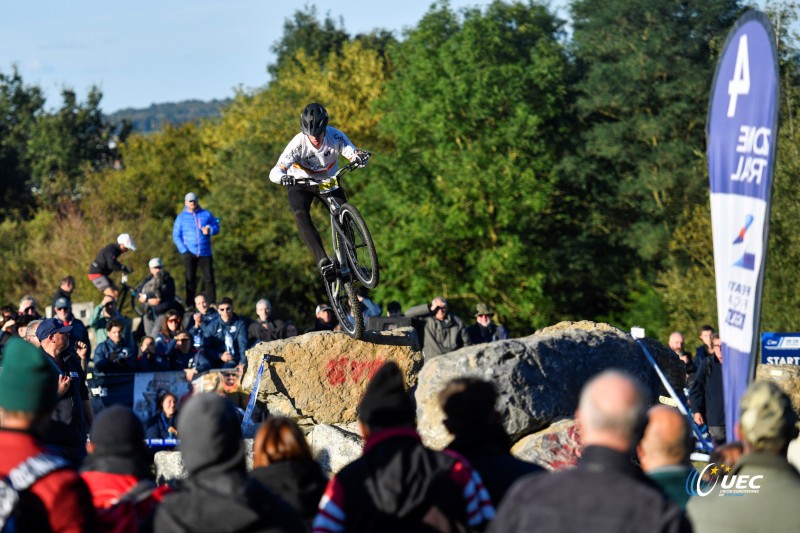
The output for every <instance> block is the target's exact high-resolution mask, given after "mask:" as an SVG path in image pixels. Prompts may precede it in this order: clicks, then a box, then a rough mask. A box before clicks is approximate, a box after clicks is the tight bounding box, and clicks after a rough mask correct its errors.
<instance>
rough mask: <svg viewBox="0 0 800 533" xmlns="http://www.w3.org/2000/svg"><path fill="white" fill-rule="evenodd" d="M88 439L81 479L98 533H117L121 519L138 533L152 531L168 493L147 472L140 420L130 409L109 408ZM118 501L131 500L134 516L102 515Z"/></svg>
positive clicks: (148, 470)
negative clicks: (92, 509) (156, 516)
mask: <svg viewBox="0 0 800 533" xmlns="http://www.w3.org/2000/svg"><path fill="white" fill-rule="evenodd" d="M90 437H91V439H90V441H89V442H88V443H87V444H86V450H87V451H88V452H89V455H88V456H87V457H86V460H84V462H83V465H82V467H81V478H83V480H84V482H86V485H87V486H88V487H89V491H90V492H91V494H92V499H93V502H94V506H95V508H96V509H97V510H98V531H101V532H102V531H117V529H116V527H117V522H118V521H119V520H120V519H121V518H127V519H129V520H130V521H131V523H132V524H133V523H136V525H137V529H138V530H140V531H142V530H145V531H149V530H152V525H153V517H154V516H155V510H156V507H157V506H158V504H159V503H161V500H162V499H163V498H164V495H165V494H166V493H168V492H169V491H170V489H169V487H167V486H166V485H163V486H161V487H157V486H156V483H155V480H154V479H153V475H152V473H151V472H150V453H149V450H148V449H147V446H146V445H145V441H144V428H143V427H142V422H141V420H139V417H137V416H136V414H135V413H134V412H133V410H131V409H130V408H129V407H125V406H122V405H112V406H111V407H108V408H106V409H104V410H103V411H102V412H101V413H100V414H99V415H98V416H97V420H95V422H94V425H93V426H92V432H91V436H90ZM120 499H123V500H128V499H130V500H131V502H132V504H133V505H132V506H131V507H130V511H131V512H132V514H133V516H126V517H122V516H121V515H120V514H118V513H104V512H103V511H104V510H107V509H109V508H111V507H112V506H113V505H114V504H116V503H117V502H118V501H119V500H120Z"/></svg>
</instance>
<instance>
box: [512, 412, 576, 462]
mask: <svg viewBox="0 0 800 533" xmlns="http://www.w3.org/2000/svg"><path fill="white" fill-rule="evenodd" d="M582 452H583V445H582V444H581V438H580V431H579V429H578V425H577V424H576V423H575V421H574V420H572V419H565V420H559V421H558V422H554V423H553V424H551V425H550V426H549V427H547V428H546V429H543V430H542V431H539V432H537V433H533V434H532V435H528V436H527V437H523V438H521V439H520V440H519V441H517V443H516V444H514V446H513V447H512V448H511V453H512V454H514V455H515V456H517V457H518V458H519V459H522V460H523V461H528V462H531V463H536V464H537V465H540V466H543V467H545V468H547V469H548V470H563V469H565V468H572V467H574V466H575V464H576V463H577V462H578V459H579V458H580V456H581V455H582Z"/></svg>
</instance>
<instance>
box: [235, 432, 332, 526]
mask: <svg viewBox="0 0 800 533" xmlns="http://www.w3.org/2000/svg"><path fill="white" fill-rule="evenodd" d="M253 467H254V468H253V472H252V473H251V474H250V475H251V477H253V478H255V479H256V480H258V481H260V482H261V483H262V484H264V486H266V487H267V488H269V489H270V490H272V491H273V492H275V494H277V495H278V496H280V497H281V498H283V499H284V500H286V502H287V503H289V504H290V505H291V506H292V507H294V508H295V509H297V510H298V511H300V514H301V515H303V518H304V519H306V520H307V521H308V522H309V524H310V523H311V520H313V519H314V516H315V515H316V514H317V506H318V505H319V501H320V499H321V498H322V493H323V492H324V491H325V485H327V484H328V478H327V477H326V476H325V474H324V473H323V472H322V468H320V466H319V464H318V463H317V462H316V461H315V460H314V459H313V457H312V456H311V449H310V448H309V447H308V443H307V442H306V439H305V437H304V436H303V432H302V430H301V429H300V428H299V427H298V426H297V424H296V423H295V422H294V421H292V420H290V419H288V418H285V417H282V416H271V417H269V418H267V419H266V420H265V421H264V423H263V424H261V427H260V428H259V429H258V433H256V438H255V440H254V442H253Z"/></svg>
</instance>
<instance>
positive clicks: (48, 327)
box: [36, 318, 72, 341]
mask: <svg viewBox="0 0 800 533" xmlns="http://www.w3.org/2000/svg"><path fill="white" fill-rule="evenodd" d="M71 329H72V326H65V325H64V324H62V323H61V321H60V320H59V319H57V318H48V319H47V320H42V323H41V324H39V327H38V328H36V338H37V339H39V340H40V341H43V340H45V339H46V338H47V337H49V336H50V335H52V334H53V333H69V331H70V330H71Z"/></svg>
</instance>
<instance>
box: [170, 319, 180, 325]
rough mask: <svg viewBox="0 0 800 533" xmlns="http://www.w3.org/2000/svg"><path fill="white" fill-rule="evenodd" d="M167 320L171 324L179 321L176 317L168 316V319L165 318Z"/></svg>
mask: <svg viewBox="0 0 800 533" xmlns="http://www.w3.org/2000/svg"><path fill="white" fill-rule="evenodd" d="M167 322H172V323H173V324H177V323H178V322H180V320H179V319H177V318H170V319H169V320H167Z"/></svg>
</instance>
